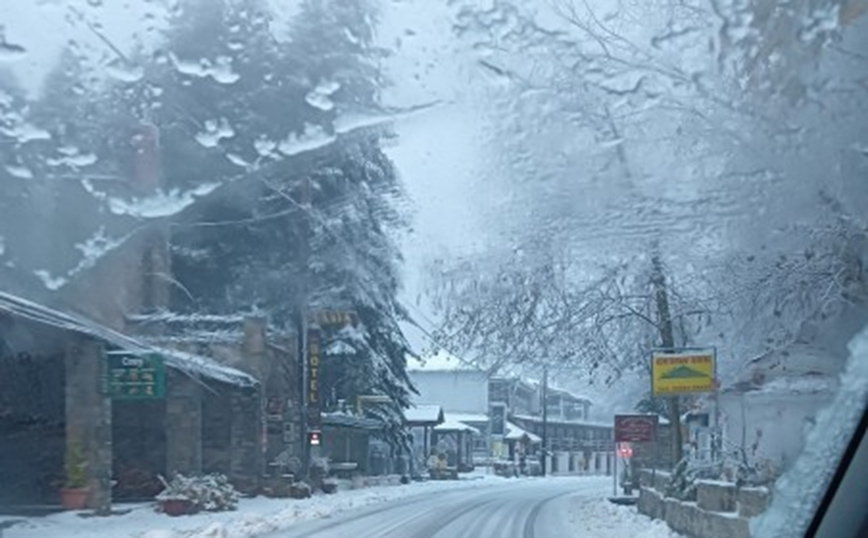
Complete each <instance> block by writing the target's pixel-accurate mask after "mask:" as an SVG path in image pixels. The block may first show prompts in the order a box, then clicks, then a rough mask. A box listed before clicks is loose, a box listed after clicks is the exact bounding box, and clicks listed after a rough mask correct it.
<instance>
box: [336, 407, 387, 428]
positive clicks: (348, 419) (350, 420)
mask: <svg viewBox="0 0 868 538" xmlns="http://www.w3.org/2000/svg"><path fill="white" fill-rule="evenodd" d="M322 423H323V425H325V426H337V427H343V428H355V429H358V430H379V429H382V427H383V423H382V422H381V421H379V420H376V419H373V418H370V417H360V416H358V415H351V414H349V413H344V412H341V411H335V412H334V413H322Z"/></svg>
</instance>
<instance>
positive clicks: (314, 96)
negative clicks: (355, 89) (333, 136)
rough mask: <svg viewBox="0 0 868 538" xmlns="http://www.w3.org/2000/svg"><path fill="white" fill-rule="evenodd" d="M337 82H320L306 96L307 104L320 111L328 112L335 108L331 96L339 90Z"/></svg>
mask: <svg viewBox="0 0 868 538" xmlns="http://www.w3.org/2000/svg"><path fill="white" fill-rule="evenodd" d="M340 87H341V85H340V84H339V83H338V82H333V81H332V82H321V83H320V84H319V85H318V86H317V87H316V88H314V90H313V91H312V92H310V93H308V94H307V96H306V97H305V101H307V104H309V105H310V106H312V107H314V108H318V109H320V110H324V111H329V110H331V109H333V108H334V107H335V104H334V102H333V101H332V100H331V95H332V94H333V93H335V92H336V91H338V90H339V89H340Z"/></svg>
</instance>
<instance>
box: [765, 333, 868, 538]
mask: <svg viewBox="0 0 868 538" xmlns="http://www.w3.org/2000/svg"><path fill="white" fill-rule="evenodd" d="M849 347H850V352H851V355H850V359H849V360H848V361H847V366H846V368H845V369H844V371H843V372H842V373H841V387H840V389H839V390H838V393H837V394H836V395H835V398H834V400H833V401H832V402H831V403H830V404H829V406H828V407H827V408H825V409H823V410H822V411H820V412H819V413H818V414H817V418H816V423H815V424H814V425H813V426H812V427H811V429H810V431H808V432H807V435H806V440H805V447H804V449H803V451H802V454H801V455H800V456H799V458H798V459H797V460H796V462H795V464H794V465H793V467H792V469H790V470H789V471H788V472H787V473H786V474H785V475H784V476H782V477H781V478H780V479H779V480H778V482H777V483H776V484H775V489H774V491H773V492H772V502H771V506H770V507H769V509H768V512H766V513H765V514H763V516H761V517H760V518H759V519H757V520H756V521H754V522H752V524H751V534H752V535H753V536H757V537H762V538H777V537H781V538H783V537H785V536H787V537H788V536H796V535H801V534H803V533H804V532H805V531H806V530H807V528H808V525H809V524H810V523H811V520H812V519H813V516H814V510H815V508H816V507H817V506H818V505H819V503H820V500H821V499H822V497H823V495H824V494H825V493H826V488H827V487H828V486H829V482H830V481H831V479H832V475H833V474H834V473H835V471H836V470H837V467H838V463H839V462H840V459H841V455H842V454H843V452H844V450H845V449H846V447H847V445H848V444H849V443H850V440H851V439H852V437H853V432H854V431H855V430H856V426H857V424H858V423H859V420H860V419H861V418H862V415H863V413H864V412H865V408H866V406H868V329H865V330H863V331H862V332H861V333H860V334H859V335H857V336H856V337H855V338H854V339H853V340H852V341H851V342H850V346H849Z"/></svg>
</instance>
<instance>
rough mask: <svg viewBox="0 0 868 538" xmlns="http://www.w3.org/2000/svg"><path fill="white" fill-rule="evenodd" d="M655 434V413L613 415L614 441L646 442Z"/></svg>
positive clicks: (653, 437) (653, 438)
mask: <svg viewBox="0 0 868 538" xmlns="http://www.w3.org/2000/svg"><path fill="white" fill-rule="evenodd" d="M656 434H657V415H615V442H616V443H647V442H650V441H654V440H655V438H656Z"/></svg>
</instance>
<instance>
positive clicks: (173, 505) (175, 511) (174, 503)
mask: <svg viewBox="0 0 868 538" xmlns="http://www.w3.org/2000/svg"><path fill="white" fill-rule="evenodd" d="M160 507H161V508H162V509H163V513H164V514H166V515H167V516H173V517H175V516H184V515H187V514H191V513H193V501H191V500H189V499H166V500H164V501H160Z"/></svg>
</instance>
